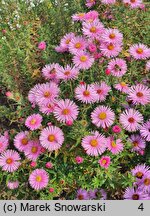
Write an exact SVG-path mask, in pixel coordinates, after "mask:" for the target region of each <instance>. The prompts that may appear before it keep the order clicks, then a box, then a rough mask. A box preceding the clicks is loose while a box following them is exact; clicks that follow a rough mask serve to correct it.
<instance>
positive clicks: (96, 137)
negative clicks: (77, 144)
mask: <svg viewBox="0 0 150 216" xmlns="http://www.w3.org/2000/svg"><path fill="white" fill-rule="evenodd" d="M81 145H82V147H83V148H84V149H85V151H86V153H87V154H88V155H91V156H98V155H99V154H100V155H101V154H102V153H103V152H104V151H105V150H106V139H105V137H104V136H103V135H102V134H100V133H99V132H98V131H95V132H92V133H91V135H88V136H85V137H84V138H83V139H82V143H81Z"/></svg>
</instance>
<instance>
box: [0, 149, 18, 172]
mask: <svg viewBox="0 0 150 216" xmlns="http://www.w3.org/2000/svg"><path fill="white" fill-rule="evenodd" d="M20 159H21V158H20V155H19V154H18V152H16V151H14V150H6V151H5V152H3V153H2V154H1V155H0V166H1V167H2V170H4V171H6V172H14V171H16V170H17V169H18V168H19V166H20V164H21V163H20Z"/></svg>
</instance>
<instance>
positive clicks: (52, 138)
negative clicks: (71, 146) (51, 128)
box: [48, 134, 55, 142]
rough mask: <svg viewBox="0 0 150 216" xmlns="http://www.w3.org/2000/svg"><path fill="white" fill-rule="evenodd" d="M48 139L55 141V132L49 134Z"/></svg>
mask: <svg viewBox="0 0 150 216" xmlns="http://www.w3.org/2000/svg"><path fill="white" fill-rule="evenodd" d="M48 141H49V142H54V141H55V136H54V135H53V134H50V135H49V136H48Z"/></svg>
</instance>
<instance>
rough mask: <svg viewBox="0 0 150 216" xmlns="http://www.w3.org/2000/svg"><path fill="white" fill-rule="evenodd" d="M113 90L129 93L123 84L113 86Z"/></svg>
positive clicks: (126, 86) (127, 87) (126, 85)
mask: <svg viewBox="0 0 150 216" xmlns="http://www.w3.org/2000/svg"><path fill="white" fill-rule="evenodd" d="M114 88H115V89H117V90H119V91H121V92H123V93H126V94H127V93H128V92H129V86H128V84H126V83H125V82H120V83H118V84H115V85H114Z"/></svg>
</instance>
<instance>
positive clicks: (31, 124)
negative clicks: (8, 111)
mask: <svg viewBox="0 0 150 216" xmlns="http://www.w3.org/2000/svg"><path fill="white" fill-rule="evenodd" d="M42 119H43V118H42V116H41V115H40V114H33V115H30V116H28V118H27V119H26V121H25V126H26V127H28V128H29V129H30V130H32V131H33V130H37V129H39V127H40V126H41V122H42Z"/></svg>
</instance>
